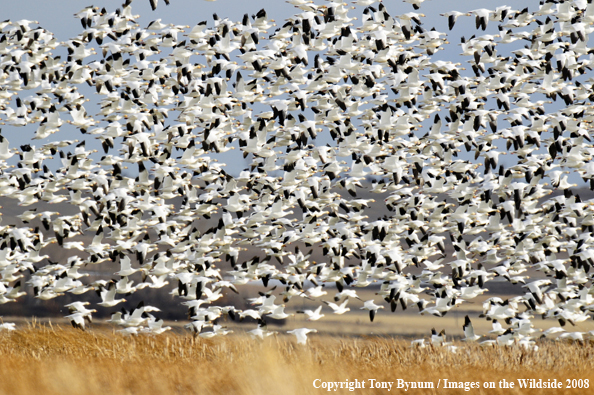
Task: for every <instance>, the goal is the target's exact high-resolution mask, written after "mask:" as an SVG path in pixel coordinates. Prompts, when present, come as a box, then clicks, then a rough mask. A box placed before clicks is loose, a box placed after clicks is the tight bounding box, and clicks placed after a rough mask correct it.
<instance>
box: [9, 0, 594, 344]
mask: <svg viewBox="0 0 594 395" xmlns="http://www.w3.org/2000/svg"><path fill="white" fill-rule="evenodd" d="M287 2H288V3H290V4H292V5H294V6H295V7H296V9H297V12H296V13H295V15H294V16H293V17H291V18H288V19H287V20H286V21H285V22H284V23H282V24H281V23H279V24H275V23H274V22H273V20H272V19H270V18H269V15H268V14H267V12H266V11H265V10H260V11H258V12H255V13H254V15H247V14H246V15H245V16H244V18H243V19H242V20H241V21H237V22H234V21H231V20H229V19H225V18H221V17H219V16H217V15H216V14H215V15H214V16H213V18H212V19H209V20H207V21H202V22H199V23H197V24H196V25H194V26H179V25H173V24H168V23H165V22H164V21H162V20H160V19H157V20H154V21H153V22H151V23H150V24H148V25H147V26H145V27H142V26H140V24H139V23H137V22H136V19H138V18H139V17H138V16H137V15H134V14H133V11H132V4H131V3H132V1H131V0H127V1H126V3H125V4H123V5H122V6H121V7H120V8H118V9H117V10H115V11H109V10H106V9H105V8H100V7H86V8H84V9H83V10H81V11H80V12H78V13H77V14H76V15H75V16H76V18H78V19H79V20H80V23H81V24H82V31H81V33H80V34H78V35H77V36H76V37H73V38H71V39H69V40H67V41H63V42H60V41H58V40H57V39H56V37H55V36H54V35H53V34H52V33H51V32H49V31H47V30H45V29H44V28H43V27H41V26H39V25H38V24H37V23H36V22H35V21H29V20H18V21H11V20H7V21H4V22H1V23H0V121H1V122H2V123H3V125H4V131H3V132H2V134H1V135H0V169H1V172H0V196H2V198H3V199H15V200H16V201H18V205H19V206H20V207H23V211H22V213H20V214H19V215H18V218H19V220H20V221H21V222H22V224H21V223H19V222H14V223H6V221H5V223H3V225H2V226H1V227H0V303H7V302H15V301H17V300H18V299H19V298H20V297H22V296H23V295H24V294H26V287H28V289H30V290H31V291H32V292H34V294H35V297H36V298H38V299H41V300H50V299H54V298H57V297H60V296H61V295H64V294H65V293H69V294H74V295H83V294H85V296H84V297H83V296H81V301H78V302H74V303H70V304H68V305H67V306H66V307H67V308H68V309H69V315H68V316H67V317H68V318H69V319H70V320H71V322H72V324H73V325H74V326H75V327H79V328H81V329H84V328H85V325H86V323H88V322H89V321H90V320H91V317H92V314H93V313H95V312H96V311H97V310H96V309H95V308H91V307H97V306H100V307H101V308H108V309H112V310H111V311H116V312H115V313H113V314H112V316H111V318H110V320H109V322H111V323H112V324H114V325H116V326H117V327H118V328H120V329H119V331H120V332H121V333H123V334H137V333H149V334H158V333H162V332H164V331H166V330H168V329H170V328H169V327H166V326H163V320H161V319H159V318H158V317H159V314H158V312H159V308H158V307H155V306H148V305H145V304H144V303H140V304H139V305H137V306H135V307H134V308H132V306H129V305H128V304H126V300H125V298H124V296H126V295H129V294H132V293H135V292H142V290H143V289H144V288H149V289H150V288H162V292H163V294H170V295H172V296H173V297H174V298H177V299H179V301H180V303H181V305H182V306H183V307H182V308H183V309H186V308H187V310H188V314H189V317H190V322H189V323H188V324H187V325H186V328H187V329H188V330H190V331H192V332H194V333H195V334H196V335H197V336H201V337H205V338H210V337H214V336H219V335H225V334H227V333H229V332H230V331H229V330H228V329H227V328H225V326H223V325H220V323H219V321H220V319H221V318H224V317H228V318H229V319H232V320H242V319H245V318H246V317H249V318H251V319H253V320H255V321H256V322H257V323H258V324H257V327H256V328H255V329H253V330H251V331H249V332H248V333H249V334H250V335H251V336H253V337H254V338H259V339H263V338H265V337H267V336H269V335H271V334H272V333H273V331H270V330H268V327H267V325H266V323H267V322H270V321H271V320H282V319H286V318H287V317H290V316H291V315H292V314H288V313H286V312H285V307H286V305H287V304H289V303H291V302H295V301H302V300H303V299H302V298H308V299H309V300H311V301H316V302H317V303H319V307H317V309H315V310H303V311H299V312H298V313H297V314H303V315H304V317H306V318H307V320H309V321H316V320H319V319H323V318H324V317H325V316H326V317H328V316H329V315H330V314H343V313H346V312H348V311H349V310H350V309H353V310H366V311H368V312H369V318H370V320H371V321H373V320H374V318H375V317H376V316H377V315H378V314H390V311H392V312H394V311H396V310H397V309H398V307H399V306H400V309H402V310H404V309H407V308H409V307H412V308H414V309H417V308H418V311H419V313H420V314H432V315H434V316H438V317H441V316H444V315H446V314H447V313H448V312H449V311H450V310H452V309H456V308H457V307H458V306H459V305H460V304H461V303H463V302H469V301H472V300H473V299H475V298H476V297H477V296H479V295H481V294H483V293H484V292H486V291H488V289H489V286H490V285H491V284H493V280H495V281H506V282H510V283H512V284H515V285H516V288H515V289H517V290H519V292H518V295H517V296H514V297H510V298H508V299H505V300H504V299H502V298H500V297H491V298H488V299H487V300H486V301H485V302H484V304H483V306H482V307H483V309H482V310H483V311H482V314H481V317H484V318H485V319H487V320H490V321H492V324H493V331H491V332H490V334H491V335H493V336H496V337H495V339H491V340H485V341H484V344H486V345H512V344H518V343H519V344H522V345H525V346H527V347H534V346H535V339H537V338H538V337H540V336H546V337H555V338H558V339H571V340H578V341H583V340H585V339H588V338H589V337H590V336H592V333H588V332H567V329H568V328H569V327H574V326H577V325H579V324H580V323H582V322H583V321H586V320H588V319H590V318H591V317H592V312H593V311H594V295H593V293H594V290H593V288H592V275H591V274H590V272H592V273H594V270H592V267H593V266H594V237H593V236H594V205H593V204H592V201H589V200H586V199H582V198H581V197H580V196H579V193H578V192H577V189H576V188H575V187H576V184H575V183H572V181H573V182H575V181H576V180H580V179H581V180H583V181H584V182H585V183H587V185H589V186H590V188H594V164H593V163H594V162H592V155H593V154H594V146H593V144H592V138H591V135H592V134H591V133H590V131H591V130H592V126H591V125H592V121H593V120H594V111H593V107H592V100H593V99H594V97H593V94H592V84H593V83H594V79H592V77H591V76H590V71H591V70H592V67H593V65H594V58H593V56H592V53H593V50H592V49H591V48H590V47H589V46H588V41H589V35H590V33H591V32H592V30H593V27H592V23H593V22H594V5H593V4H592V2H591V1H586V0H571V1H564V0H550V1H549V0H543V1H541V2H540V4H538V3H536V2H535V7H534V9H528V8H526V9H520V10H515V9H513V8H512V7H508V6H505V7H498V8H496V9H494V10H488V9H477V10H473V11H470V12H468V13H461V12H449V13H446V14H443V18H447V22H448V25H449V29H450V30H451V31H450V32H448V33H446V32H439V31H436V30H435V29H433V28H431V27H429V26H426V25H424V24H423V18H424V15H423V14H421V13H420V11H422V10H423V7H426V6H427V5H426V4H421V3H423V1H421V0H414V1H413V0H405V2H406V3H410V4H411V5H412V7H413V8H412V9H411V11H410V12H406V13H400V14H399V13H396V12H395V11H396V10H402V9H403V7H404V6H403V5H397V4H394V5H393V7H391V6H392V5H391V4H388V3H387V2H386V3H383V2H381V1H380V2H378V1H373V0H357V1H355V2H353V4H350V3H343V2H339V1H326V2H323V3H322V4H316V3H314V2H312V1H308V0H288V1H287ZM166 3H167V1H166ZM151 5H152V6H153V8H155V7H156V6H157V1H152V0H151ZM172 6H173V4H172ZM406 6H407V7H408V5H406ZM356 12H358V14H357V15H356V16H353V14H354V13H356ZM463 18H472V20H473V22H474V23H475V26H476V30H475V31H472V32H467V33H466V34H465V36H464V37H461V38H460V39H455V38H454V33H453V32H455V31H456V26H457V25H456V23H457V22H458V23H459V21H460V20H461V19H463ZM495 24H496V25H497V26H498V33H497V34H487V30H488V29H489V28H490V29H493V26H494V25H495ZM489 31H490V30H489ZM457 41H459V42H460V43H459V51H458V52H459V55H457V56H459V58H458V59H459V62H452V61H448V60H443V59H440V57H439V56H440V51H442V50H443V49H444V47H445V46H449V47H452V46H455V45H456V44H452V43H454V42H457ZM19 127H20V128H19ZM68 127H70V128H75V129H76V133H77V134H78V138H77V139H72V140H64V139H61V140H60V138H59V137H57V136H59V135H60V133H59V132H60V129H61V128H64V129H66V128H68ZM21 130H35V131H34V133H33V140H32V141H31V143H30V144H24V145H21V146H20V147H14V146H11V145H10V143H9V140H13V139H14V138H16V137H15V134H16V133H17V132H18V131H21ZM37 140H38V141H37ZM93 144H97V147H99V146H100V148H101V149H100V150H99V151H100V152H96V150H93V149H91V148H90V147H87V145H89V146H91V145H93ZM232 150H236V151H235V154H236V155H235V156H233V158H234V159H232V160H233V161H234V162H235V165H237V164H238V163H241V161H244V163H245V167H244V170H242V171H240V172H237V174H234V175H232V174H230V173H229V172H227V171H225V165H226V164H225V163H223V162H222V161H221V162H219V161H218V160H217V158H220V157H222V156H221V155H222V154H223V153H225V152H228V151H230V152H229V153H228V155H230V154H233V152H232ZM228 157H231V156H228ZM362 195H365V196H362ZM371 195H373V197H374V199H370V198H369V196H371ZM47 203H49V204H52V203H62V204H70V205H72V207H74V208H75V211H76V212H75V214H73V215H63V214H60V213H59V212H56V211H41V209H39V210H38V207H39V206H41V205H43V207H47V205H46V204H47ZM374 204H381V205H382V206H384V207H385V213H386V214H383V213H382V214H381V215H380V216H377V215H376V216H375V217H374V215H373V212H375V211H373V210H372V207H375V206H374ZM49 207H51V205H50V206H49ZM205 219H210V220H211V221H215V223H217V225H216V226H213V227H212V228H210V229H205V228H204V227H203V226H201V221H204V220H205ZM52 244H57V245H59V246H60V247H61V248H63V249H66V250H69V256H70V257H69V258H68V259H67V260H65V261H59V262H56V261H55V258H53V257H52V256H50V255H48V254H47V253H46V252H47V251H48V246H50V245H52ZM248 247H249V248H251V249H254V248H255V249H257V250H258V251H260V252H261V254H260V255H258V256H256V257H251V256H246V255H247V253H246V250H247V248H248ZM316 249H317V250H321V251H323V260H321V261H319V262H316V261H313V260H312V259H311V252H307V251H308V250H316ZM252 251H253V250H252ZM100 263H109V264H111V265H112V266H113V268H114V269H113V276H112V278H110V279H100V280H95V281H91V280H90V278H89V273H90V272H92V271H93V268H94V267H96V265H97V264H100ZM131 278H134V279H135V280H132V279H131ZM139 280H140V281H139ZM246 284H256V285H260V286H262V285H263V286H264V287H265V289H266V291H262V292H260V295H259V296H258V297H256V298H253V299H249V304H250V306H249V308H247V309H246V308H245V307H243V306H238V307H236V306H230V305H228V306H223V305H221V304H224V303H220V301H219V302H217V301H218V300H219V299H221V298H224V296H225V295H227V294H229V293H230V292H232V293H233V292H234V293H242V292H244V289H250V288H248V287H243V288H242V286H244V285H246ZM369 287H371V289H374V290H375V292H376V295H378V296H377V298H375V299H372V300H361V298H360V296H359V295H358V294H357V290H358V288H359V289H362V288H369ZM251 289H253V288H251ZM334 289H335V290H336V294H335V295H331V294H330V293H331V292H332V290H334ZM94 293H96V295H93V294H94ZM326 295H327V296H326ZM85 298H86V299H85ZM122 306H124V307H122ZM381 309H383V310H381ZM378 312H379V313H378ZM534 317H542V318H544V319H548V320H553V321H555V322H558V323H559V327H554V328H552V329H549V330H547V331H546V332H544V333H543V332H541V331H540V330H538V329H536V328H535V322H536V321H535V320H534ZM1 328H2V329H6V330H11V329H14V325H11V324H8V323H7V324H3V325H2V327H1ZM309 332H315V330H313V329H307V328H301V329H296V330H293V331H289V333H290V334H294V335H295V336H296V338H297V340H298V342H300V343H305V342H306V340H307V334H308V333H309ZM463 332H464V335H465V338H464V340H466V341H478V340H479V339H481V337H482V336H479V335H476V334H475V333H474V330H473V329H472V323H471V322H470V319H469V318H468V317H467V318H466V320H465V325H464V328H463ZM485 335H488V334H485ZM424 343H425V341H424V340H423V339H421V340H419V341H415V342H413V344H414V345H419V346H422V345H424ZM430 343H431V344H434V345H447V344H448V343H447V342H446V341H445V333H443V332H442V333H437V331H435V330H434V331H433V334H432V337H431V340H430Z"/></svg>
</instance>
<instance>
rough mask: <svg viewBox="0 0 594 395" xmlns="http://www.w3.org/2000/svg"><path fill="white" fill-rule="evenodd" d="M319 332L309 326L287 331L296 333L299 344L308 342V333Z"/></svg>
mask: <svg viewBox="0 0 594 395" xmlns="http://www.w3.org/2000/svg"><path fill="white" fill-rule="evenodd" d="M317 332H318V331H317V330H315V329H308V328H299V329H293V330H292V331H287V333H290V334H292V335H295V337H296V338H297V344H303V345H305V344H306V343H307V335H308V334H309V333H317Z"/></svg>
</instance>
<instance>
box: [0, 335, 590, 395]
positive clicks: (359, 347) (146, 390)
mask: <svg viewBox="0 0 594 395" xmlns="http://www.w3.org/2000/svg"><path fill="white" fill-rule="evenodd" d="M409 344H410V343H409V342H408V341H403V340H398V339H384V338H365V339H357V338H330V337H316V336H311V338H310V343H309V344H308V345H307V346H300V345H297V344H296V343H295V342H294V341H293V338H291V337H285V336H279V337H276V338H269V339H266V341H263V342H262V341H254V340H251V339H248V338H246V337H243V336H228V337H224V338H215V339H211V340H203V339H200V338H197V339H195V338H193V337H192V336H191V335H177V334H165V335H162V336H157V337H150V336H139V337H122V336H118V335H114V334H112V333H111V332H106V331H89V332H81V331H76V330H73V329H71V328H63V327H59V326H53V327H51V326H47V325H41V326H40V325H30V326H29V327H28V328H26V329H23V330H20V331H16V332H13V333H2V334H0V383H1V385H0V394H41V393H43V394H102V395H103V394H177V393H179V394H199V393H200V394H309V393H326V392H327V391H325V390H322V389H315V388H314V387H313V385H312V383H313V380H315V379H318V378H319V379H321V380H322V381H345V380H346V379H349V380H350V381H353V380H355V379H358V380H368V379H376V380H379V381H392V382H396V381H397V379H403V380H405V381H432V382H434V385H437V382H438V380H439V379H448V380H450V381H478V382H480V383H482V382H484V381H493V382H495V383H496V384H498V382H499V381H500V380H501V379H506V380H508V381H509V380H514V381H515V380H516V379H518V378H536V379H539V378H540V379H543V380H546V379H548V378H557V379H558V380H562V381H563V384H565V380H566V379H572V378H575V379H579V378H581V379H590V380H591V382H592V384H593V385H594V381H593V380H594V373H592V372H594V358H592V357H593V356H594V347H593V346H592V345H590V344H586V345H579V344H561V343H555V342H543V343H541V344H539V346H540V349H539V351H538V352H526V351H523V350H521V349H516V348H514V349H501V348H495V349H484V348H480V347H478V346H476V345H472V344H471V345H464V348H461V349H460V350H459V351H458V353H456V354H452V353H449V352H447V351H444V350H434V349H431V348H426V349H422V350H419V349H411V348H410V346H409ZM394 385H396V384H394ZM516 385H517V384H516ZM410 391H413V392H414V393H440V394H442V393H462V392H464V391H463V390H459V389H457V390H444V389H434V390H429V392H427V390H409V392H410ZM547 391H552V392H548V393H551V394H552V393H554V394H564V393H575V394H577V393H584V390H582V391H581V392H580V391H579V390H567V389H564V390H547ZM590 391H592V390H591V389H590V390H589V391H588V392H590ZM337 392H338V393H347V392H349V391H346V390H339V391H337ZM392 392H398V391H397V390H396V389H395V388H392ZM470 392H471V393H480V394H483V393H484V394H487V393H488V394H498V393H501V394H503V393H505V394H515V393H537V392H538V390H536V389H534V390H528V391H525V390H522V391H519V390H517V389H515V388H514V389H499V388H496V389H494V390H493V389H489V390H485V389H473V390H471V391H470ZM357 393H365V394H367V393H369V394H374V393H387V390H385V389H383V390H380V389H368V388H367V387H366V389H365V390H359V391H358V392H357Z"/></svg>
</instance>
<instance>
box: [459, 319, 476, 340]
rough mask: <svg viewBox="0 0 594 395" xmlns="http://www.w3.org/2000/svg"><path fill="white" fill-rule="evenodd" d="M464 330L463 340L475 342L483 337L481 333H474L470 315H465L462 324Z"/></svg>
mask: <svg viewBox="0 0 594 395" xmlns="http://www.w3.org/2000/svg"><path fill="white" fill-rule="evenodd" d="M462 330H463V331H464V339H462V340H463V341H465V342H475V341H477V340H478V339H480V338H481V337H480V336H479V335H475V334H474V328H473V326H472V322H470V318H469V317H468V316H465V317H464V325H463V326H462Z"/></svg>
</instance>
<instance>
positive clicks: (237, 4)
mask: <svg viewBox="0 0 594 395" xmlns="http://www.w3.org/2000/svg"><path fill="white" fill-rule="evenodd" d="M316 3H318V4H324V3H325V2H323V1H321V0H316ZM351 3H352V2H351ZM383 3H384V5H385V6H386V8H387V10H388V12H389V13H390V14H391V15H401V14H404V13H408V12H418V13H422V14H424V15H425V17H423V18H422V21H423V27H424V29H425V30H430V29H431V28H435V29H436V30H437V31H440V32H443V33H447V34H448V40H449V44H446V45H444V50H443V51H439V52H437V53H436V54H434V60H437V59H441V60H447V61H453V62H457V61H461V60H462V59H461V57H460V50H461V48H460V45H459V43H460V37H462V36H465V37H466V38H468V37H470V36H472V35H473V34H477V30H476V28H475V22H474V16H473V17H460V18H458V21H457V22H456V25H455V26H454V28H453V29H452V31H449V30H448V26H447V17H445V16H441V15H440V14H443V13H445V12H447V11H452V10H456V11H460V12H470V11H472V10H475V9H479V8H489V9H495V8H497V7H499V6H503V5H508V4H511V5H512V6H513V7H514V9H517V10H521V9H523V8H525V7H528V9H529V10H531V11H532V10H536V9H538V7H539V1H538V0H517V1H513V2H511V1H510V0H505V1H502V0H474V1H467V0H426V1H425V2H424V3H423V4H422V6H421V9H420V10H418V11H415V10H414V9H413V7H412V5H411V4H409V3H406V2H404V1H402V0H389V1H386V0H385V1H384V2H383ZM88 5H93V6H96V7H105V8H106V10H107V11H108V12H112V11H114V10H115V9H117V8H118V7H121V5H122V1H121V0H95V1H94V2H91V1H90V0H89V1H84V0H83V1H81V0H60V1H59V2H50V1H41V0H20V1H18V2H8V3H7V4H3V9H2V18H1V19H11V20H21V19H27V20H33V21H37V22H39V24H40V25H41V26H42V27H44V28H45V29H47V30H49V31H51V32H52V33H54V35H55V36H56V38H57V39H58V40H59V41H65V40H68V39H69V38H72V37H75V36H76V35H77V34H78V33H80V32H81V31H82V26H81V24H80V20H79V19H77V18H75V17H74V14H75V13H77V12H78V11H80V10H81V9H83V8H84V7H86V6H88ZM373 5H374V6H376V7H377V5H378V3H377V2H376V3H374V4H373ZM352 6H353V7H355V5H354V4H352ZM262 8H264V9H265V10H266V11H267V14H268V17H269V18H272V19H274V20H275V21H276V24H277V27H280V26H282V25H283V24H284V21H285V20H286V19H287V18H290V17H292V16H293V15H295V14H298V13H301V12H303V11H302V10H299V9H297V8H295V7H294V6H293V5H291V4H289V3H287V2H285V1H283V0H268V1H265V0H250V1H245V0H218V1H204V0H171V4H170V5H169V6H166V5H165V3H164V1H163V0H160V1H159V5H158V8H157V10H156V11H151V8H150V5H149V1H148V0H134V1H133V2H132V10H133V14H138V15H139V17H138V18H137V19H136V21H137V22H138V23H139V24H140V26H142V27H146V26H148V24H149V23H150V22H151V21H153V20H155V19H161V22H162V23H165V24H167V23H173V24H176V25H188V26H193V25H195V24H196V23H198V22H200V21H204V20H206V21H207V22H208V25H209V26H212V21H213V19H212V16H213V14H214V13H216V14H217V15H218V16H219V18H221V19H223V18H228V19H229V20H231V21H241V19H242V17H243V15H244V14H246V13H247V14H248V15H250V16H251V15H253V14H255V13H256V12H258V11H259V10H260V9H262ZM363 9H364V7H362V6H356V7H355V9H353V10H352V12H351V15H352V16H354V17H359V19H358V20H353V21H352V24H353V26H354V27H355V28H356V27H357V26H359V25H360V16H361V13H362V11H363ZM273 30H274V28H272V29H270V31H269V33H272V31H273ZM497 33H498V29H497V23H495V22H491V23H490V24H489V26H488V28H487V30H486V31H485V32H480V34H497ZM524 44H525V43H523V42H522V41H521V40H520V41H519V42H516V43H514V44H513V45H511V46H510V45H508V46H507V50H510V51H511V50H513V49H517V48H521V46H523V45H524ZM514 45H516V47H514ZM465 60H466V59H465ZM468 69H470V68H469V67H468ZM466 72H467V73H472V72H471V71H470V70H467V71H466ZM82 89H84V88H82V87H81V92H83V94H86V95H88V97H89V98H90V99H91V103H90V104H89V105H86V108H87V111H89V112H92V111H93V100H94V99H96V96H93V91H92V90H90V89H88V88H87V90H88V93H87V92H86V91H83V90H82ZM97 102H98V100H95V103H97ZM95 108H97V107H95ZM36 127H37V125H29V126H26V127H23V128H15V127H9V126H4V127H2V128H3V131H2V133H3V135H4V136H6V137H8V139H9V141H10V143H11V145H12V146H20V145H21V144H26V143H29V142H30V141H29V139H30V138H31V136H32V135H33V133H34V131H35V129H36ZM23 129H24V130H23ZM82 138H84V137H83V136H81V134H80V133H79V132H78V131H77V130H75V129H74V128H73V127H71V126H70V125H66V124H65V125H64V126H62V128H61V130H60V132H59V133H56V134H55V135H52V136H50V137H48V139H47V141H54V140H65V139H82ZM47 141H45V140H40V141H39V144H40V145H41V144H42V143H45V142H47ZM88 141H89V140H88ZM322 143H323V142H322ZM91 144H96V142H91ZM87 147H89V143H87ZM97 148H98V149H99V151H100V146H99V145H98V144H97ZM238 154H239V151H238V150H236V152H234V153H233V152H228V153H226V154H222V155H221V157H220V158H217V159H219V160H220V161H222V162H225V163H227V166H228V167H227V170H228V171H229V172H230V173H231V174H238V173H239V171H241V170H242V169H243V168H244V167H245V166H246V165H247V162H245V161H243V160H242V158H241V157H239V156H238ZM98 155H100V153H99V154H98ZM97 159H99V158H97ZM464 159H466V158H464ZM504 160H505V159H504ZM508 160H509V159H508Z"/></svg>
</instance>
